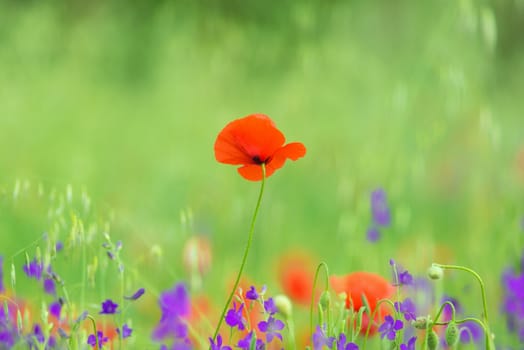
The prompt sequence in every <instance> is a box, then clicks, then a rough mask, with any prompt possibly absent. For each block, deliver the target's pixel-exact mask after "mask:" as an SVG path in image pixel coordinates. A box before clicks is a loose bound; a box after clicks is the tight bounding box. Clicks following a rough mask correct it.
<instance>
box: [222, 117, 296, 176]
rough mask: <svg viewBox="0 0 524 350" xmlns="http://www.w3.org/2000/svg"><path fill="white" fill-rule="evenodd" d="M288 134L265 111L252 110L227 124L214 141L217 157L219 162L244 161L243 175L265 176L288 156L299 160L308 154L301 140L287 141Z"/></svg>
mask: <svg viewBox="0 0 524 350" xmlns="http://www.w3.org/2000/svg"><path fill="white" fill-rule="evenodd" d="M285 142H286V138H285V137H284V135H283V134H282V133H281V132H280V131H279V130H278V129H277V128H276V127H275V123H273V121H272V120H271V119H270V118H269V117H268V116H267V115H264V114H251V115H248V116H247V117H244V118H240V119H237V120H234V121H232V122H230V123H229V124H227V125H226V127H225V128H224V129H222V131H221V132H220V133H219V134H218V137H217V139H216V141H215V158H216V160H217V161H218V162H220V163H225V164H231V165H242V166H241V167H240V168H238V172H239V173H240V175H241V176H242V177H243V178H245V179H247V180H250V181H260V180H262V176H263V174H262V167H261V165H262V164H264V165H265V167H266V177H269V176H271V174H273V173H274V172H275V170H277V169H280V168H281V167H282V166H283V165H284V163H285V162H286V160H287V159H291V160H297V159H299V158H302V157H303V156H304V155H305V154H306V147H304V145H303V144H302V143H300V142H292V143H288V144H287V145H284V143H285Z"/></svg>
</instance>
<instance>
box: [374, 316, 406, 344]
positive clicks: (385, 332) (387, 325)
mask: <svg viewBox="0 0 524 350" xmlns="http://www.w3.org/2000/svg"><path fill="white" fill-rule="evenodd" d="M403 327H404V323H403V322H402V321H401V320H395V319H393V317H391V316H390V315H387V316H386V317H385V319H384V323H382V324H381V325H380V327H379V329H378V331H379V332H380V337H381V338H382V339H384V337H387V338H388V339H389V340H395V337H396V336H397V331H399V330H401V329H402V328H403Z"/></svg>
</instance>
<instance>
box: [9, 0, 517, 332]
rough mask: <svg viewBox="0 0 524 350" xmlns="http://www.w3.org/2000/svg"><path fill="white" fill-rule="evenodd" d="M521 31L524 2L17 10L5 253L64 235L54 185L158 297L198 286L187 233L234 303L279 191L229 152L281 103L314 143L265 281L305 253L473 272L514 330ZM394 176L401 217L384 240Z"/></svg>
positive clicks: (259, 259) (279, 184)
mask: <svg viewBox="0 0 524 350" xmlns="http://www.w3.org/2000/svg"><path fill="white" fill-rule="evenodd" d="M522 23H524V5H523V3H522V1H496V0H493V1H480V2H475V1H473V0H461V1H427V2H424V3H421V2H418V1H408V0H404V1H396V2H391V1H385V0H384V1H350V2H342V1H333V2H319V1H318V2H317V1H312V0H310V1H303V2H293V1H284V2H282V3H279V4H278V5H277V4H274V5H273V6H271V7H270V6H268V4H267V3H262V2H256V1H248V2H245V3H244V2H239V1H234V0H228V1H209V2H206V1H198V2H185V1H179V2H170V1H163V2H158V3H157V4H155V5H151V4H149V3H148V2H144V1H142V2H140V1H138V2H135V3H133V4H127V3H125V2H122V1H113V2H108V3H104V2H96V1H95V2H89V3H83V2H80V1H76V2H70V3H68V2H60V1H54V2H50V3H43V2H31V1H29V2H24V3H21V2H16V1H3V2H0V149H1V150H2V152H1V157H0V174H1V175H0V190H1V201H0V237H1V238H0V247H1V251H0V254H3V255H4V256H5V257H6V260H7V259H9V258H10V257H12V256H13V255H14V254H15V253H16V252H18V251H19V250H20V249H22V248H23V247H27V246H30V244H31V242H33V241H34V240H35V239H38V237H40V235H41V234H42V233H43V232H44V231H46V230H49V227H48V226H49V217H48V216H47V211H48V209H49V208H50V207H52V206H53V205H54V204H49V201H48V200H49V199H48V198H49V197H48V195H49V194H50V193H51V191H52V190H53V189H55V190H57V191H58V192H62V191H65V189H66V188H67V186H68V185H70V186H71V188H72V191H73V194H74V196H75V198H78V196H80V194H81V193H82V191H85V192H86V193H88V194H89V196H90V198H91V204H92V206H93V209H92V210H93V212H96V213H99V215H101V216H102V217H110V218H111V219H112V224H111V225H112V226H111V227H112V228H111V236H112V237H113V239H114V240H117V239H122V240H123V241H124V247H125V250H124V257H125V259H126V261H128V262H129V264H130V265H132V266H133V267H134V268H136V269H137V271H141V270H142V271H149V269H152V270H153V271H156V272H158V276H159V277H155V278H152V277H149V276H152V275H151V274H149V273H148V272H144V275H142V274H141V273H140V272H139V276H138V277H137V278H138V279H143V280H145V281H146V284H147V285H148V286H150V288H152V289H153V290H156V291H157V292H158V291H160V290H162V289H163V288H166V287H169V286H171V285H172V284H173V283H174V281H176V280H181V279H184V278H186V276H185V273H184V272H183V269H182V267H181V258H180V252H181V249H182V245H183V243H184V241H185V240H186V239H187V237H188V236H189V235H191V234H195V233H200V234H206V235H208V236H209V237H210V239H211V241H212V244H213V258H214V260H213V265H212V269H211V271H210V273H209V274H208V275H207V276H206V279H205V281H204V288H205V289H209V288H212V289H213V290H216V291H217V292H216V293H213V298H214V299H215V301H217V302H218V303H219V304H220V303H221V302H222V300H224V298H225V295H226V292H227V289H226V286H225V284H226V283H225V281H224V278H223V277H224V274H225V275H231V276H233V274H234V271H235V268H236V266H237V265H238V263H239V261H240V257H241V253H242V249H243V247H244V241H245V238H246V234H247V229H248V225H249V220H250V217H251V215H252V210H253V207H254V204H255V199H256V196H257V193H258V185H257V184H256V183H249V182H247V181H245V180H244V179H242V178H241V177H240V176H238V175H237V174H236V171H235V169H234V168H233V167H229V166H225V165H222V164H218V163H217V162H216V161H215V159H214V155H213V143H214V141H215V138H216V136H217V134H218V132H219V131H220V130H221V128H222V127H223V126H224V125H225V124H226V123H227V122H229V121H230V120H232V119H235V118H238V117H241V116H244V115H247V114H251V113H254V112H260V113H265V114H268V115H269V116H271V117H272V118H273V119H274V121H275V122H276V124H277V126H278V127H279V128H280V129H281V130H282V131H283V132H284V134H285V135H286V137H287V138H288V141H301V142H303V143H304V144H305V145H306V147H307V149H308V153H307V155H306V157H305V158H304V159H301V160H299V161H297V162H296V163H289V164H287V165H286V166H285V167H284V168H283V169H282V170H280V171H279V172H277V173H276V174H275V175H274V176H273V177H271V178H270V179H269V180H268V183H267V192H266V196H265V197H264V199H263V203H262V208H261V213H260V217H259V221H258V224H257V231H256V236H255V242H254V247H253V250H252V251H251V255H250V257H249V261H248V265H247V268H246V271H247V272H246V273H247V275H248V276H250V279H252V280H254V281H255V282H256V283H257V284H259V285H261V284H263V283H265V284H268V286H270V289H272V290H275V291H278V289H279V286H278V284H277V282H276V280H275V277H274V275H275V266H276V264H277V261H278V258H279V257H280V256H281V255H282V254H285V253H286V252H287V251H289V250H290V249H296V248H301V249H304V250H307V251H309V252H311V254H312V256H313V257H314V259H315V261H321V260H323V261H326V262H327V263H328V265H329V266H330V268H331V270H332V271H333V272H334V273H340V274H342V273H347V272H349V271H354V270H360V269H366V270H369V271H376V272H379V273H382V274H384V275H387V274H389V265H388V260H389V259H390V258H395V259H396V260H397V261H399V262H400V263H402V264H403V265H404V266H405V267H406V268H408V269H410V271H413V272H415V273H423V272H424V271H425V269H426V267H427V266H428V264H429V263H430V262H431V261H433V260H437V261H439V262H442V263H460V264H463V265H466V266H470V267H472V268H474V269H475V270H477V271H478V272H479V273H480V274H481V275H482V276H483V277H484V278H485V281H486V284H487V286H488V297H489V299H490V308H491V313H492V314H493V315H495V317H496V321H495V323H494V328H495V329H494V331H495V332H496V333H497V334H501V337H505V335H504V334H505V333H504V332H505V331H504V328H505V326H504V323H503V322H502V319H501V318H500V317H499V318H497V316H496V315H497V313H498V310H499V309H498V308H499V299H500V293H501V291H500V274H501V272H502V271H503V269H504V268H506V267H507V266H510V265H512V264H514V263H515V262H516V261H517V259H518V258H519V256H520V254H521V253H522V248H523V241H524V239H523V228H522V227H521V224H520V222H521V220H522V218H523V217H524V202H523V201H522V198H523V195H524V160H523V159H524V153H522V152H524V138H523V131H524V127H523V126H524V117H523V115H522V111H523V110H524V99H523V98H522V96H523V94H524V45H523V42H522V39H521V37H520V35H521V33H522V30H524V28H523V26H522ZM519 152H520V153H519ZM519 154H520V158H519ZM519 159H520V160H519ZM17 182H18V183H19V184H20V188H21V192H20V193H21V194H20V196H18V198H17V199H16V200H14V199H13V192H14V190H15V187H16V183H17ZM24 183H27V184H29V186H30V187H28V188H26V189H25V190H24ZM39 186H41V189H43V193H45V195H44V196H42V197H39V196H38V194H37V193H38V187H39ZM377 187H382V188H384V189H385V190H386V192H387V194H388V199H389V202H390V205H391V208H392V211H393V224H392V227H391V228H388V229H387V230H386V231H385V232H384V234H383V238H382V240H381V241H380V242H378V243H376V244H372V243H369V242H367V241H366V239H365V233H366V230H367V229H368V227H369V225H370V222H371V221H370V220H371V219H370V211H369V194H370V192H371V191H372V190H373V189H375V188H377ZM188 212H191V213H192V220H190V222H185V223H184V222H181V213H186V214H187V213H188ZM65 216H66V217H67V216H68V215H67V214H65ZM95 220H96V219H95ZM155 247H161V249H162V252H163V256H162V258H161V261H160V262H157V263H152V261H155V259H154V258H153V255H154V254H153V253H152V251H154V250H155V249H157V248H155ZM20 259H22V260H21V262H20V263H22V262H23V257H22V256H20ZM445 283H446V284H445V287H446V288H447V289H448V290H450V293H452V292H453V291H455V292H457V293H461V292H462V289H463V288H464V287H465V286H466V285H473V281H471V280H470V279H469V278H466V279H462V278H456V279H453V278H452V279H450V281H449V282H448V281H446V282H445ZM472 293H473V294H472V295H473V297H471V298H468V299H466V300H464V304H465V305H466V309H468V310H470V311H471V312H479V310H480V303H478V302H477V300H478V295H477V294H475V293H476V292H472ZM152 319H154V317H152Z"/></svg>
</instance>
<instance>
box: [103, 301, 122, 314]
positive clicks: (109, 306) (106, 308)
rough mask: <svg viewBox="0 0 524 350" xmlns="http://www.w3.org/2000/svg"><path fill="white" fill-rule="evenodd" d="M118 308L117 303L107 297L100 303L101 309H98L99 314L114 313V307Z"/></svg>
mask: <svg viewBox="0 0 524 350" xmlns="http://www.w3.org/2000/svg"><path fill="white" fill-rule="evenodd" d="M117 308H118V304H117V303H114V302H113V301H112V300H111V299H107V300H106V301H104V302H103V303H102V311H100V312H99V313H100V314H105V315H112V314H114V313H116V309H117Z"/></svg>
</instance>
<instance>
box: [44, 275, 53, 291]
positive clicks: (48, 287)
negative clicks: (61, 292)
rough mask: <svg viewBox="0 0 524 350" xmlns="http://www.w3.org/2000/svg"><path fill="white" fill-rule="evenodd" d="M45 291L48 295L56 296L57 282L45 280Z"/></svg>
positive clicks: (49, 279) (50, 279)
mask: <svg viewBox="0 0 524 350" xmlns="http://www.w3.org/2000/svg"><path fill="white" fill-rule="evenodd" d="M44 291H45V292H46V293H47V294H51V295H55V294H56V286H55V281H54V280H53V279H52V278H47V277H46V278H44Z"/></svg>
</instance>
